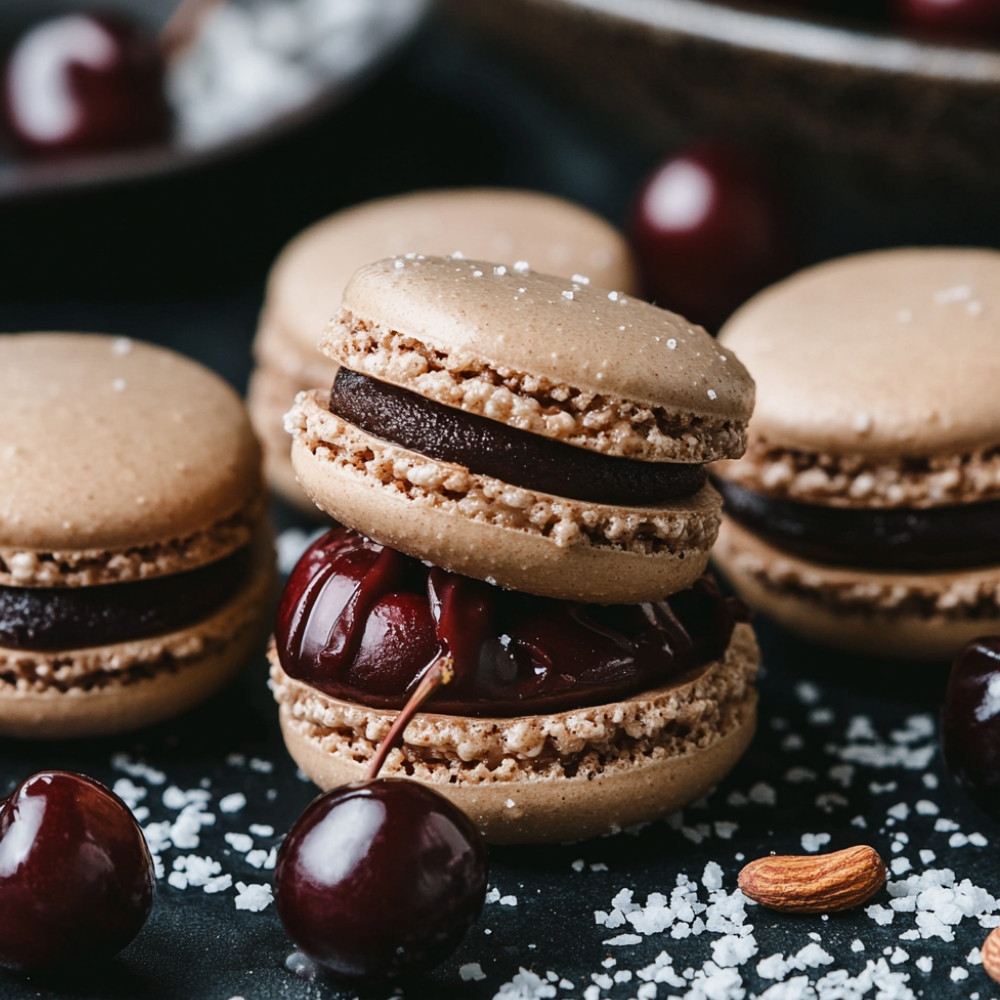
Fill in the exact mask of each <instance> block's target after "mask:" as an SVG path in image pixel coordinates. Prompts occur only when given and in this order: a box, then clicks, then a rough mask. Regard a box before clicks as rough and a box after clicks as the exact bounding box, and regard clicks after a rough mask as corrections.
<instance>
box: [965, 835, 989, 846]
mask: <svg viewBox="0 0 1000 1000" xmlns="http://www.w3.org/2000/svg"><path fill="white" fill-rule="evenodd" d="M969 843H970V844H972V845H973V846H974V847H986V845H987V844H988V843H989V841H988V840H987V839H986V838H985V837H984V836H983V835H982V834H981V833H970V834H969Z"/></svg>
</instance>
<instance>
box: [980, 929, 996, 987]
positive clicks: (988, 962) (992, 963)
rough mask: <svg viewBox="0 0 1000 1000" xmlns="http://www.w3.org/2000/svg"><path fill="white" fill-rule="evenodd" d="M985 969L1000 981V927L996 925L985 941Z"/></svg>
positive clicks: (991, 977) (991, 976)
mask: <svg viewBox="0 0 1000 1000" xmlns="http://www.w3.org/2000/svg"><path fill="white" fill-rule="evenodd" d="M983 969H984V970H985V972H986V974H987V975H988V976H989V977H990V979H993V980H995V981H996V982H998V983H1000V927H994V928H993V930H991V931H990V933H989V937H987V938H986V940H985V941H984V942H983Z"/></svg>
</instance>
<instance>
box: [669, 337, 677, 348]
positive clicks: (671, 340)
mask: <svg viewBox="0 0 1000 1000" xmlns="http://www.w3.org/2000/svg"><path fill="white" fill-rule="evenodd" d="M667 347H668V348H669V349H670V350H671V351H676V350H677V341H676V340H675V339H674V338H673V337H668V338H667Z"/></svg>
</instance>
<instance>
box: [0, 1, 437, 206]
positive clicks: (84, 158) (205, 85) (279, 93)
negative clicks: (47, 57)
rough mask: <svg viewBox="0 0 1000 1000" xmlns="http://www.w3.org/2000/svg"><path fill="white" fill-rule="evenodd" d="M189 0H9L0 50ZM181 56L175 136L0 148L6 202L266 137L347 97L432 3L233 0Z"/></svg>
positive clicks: (154, 172) (176, 72)
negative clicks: (66, 23)
mask: <svg viewBox="0 0 1000 1000" xmlns="http://www.w3.org/2000/svg"><path fill="white" fill-rule="evenodd" d="M179 2H180V0H102V2H100V3H94V2H83V0H77V2H75V3H70V2H65V0H4V3H3V4H2V5H0V53H2V52H3V51H4V50H5V49H6V48H7V47H8V46H9V45H11V44H12V42H13V40H14V39H15V38H16V37H17V35H18V33H19V32H20V31H22V30H24V29H25V28H26V26H29V25H31V24H34V23H38V22H39V21H40V20H41V19H42V18H45V17H50V16H53V15H55V14H63V13H67V12H72V11H81V12H86V11H90V10H94V9H96V8H100V9H102V10H105V9H112V10H122V11H124V12H126V13H128V14H131V15H132V16H133V17H134V18H136V19H137V20H139V21H140V22H142V23H145V24H146V25H148V26H149V27H150V28H151V29H152V30H154V31H156V30H159V29H160V27H161V26H162V25H163V24H164V23H165V22H166V21H167V19H168V18H169V16H170V14H171V13H172V12H173V11H174V10H175V9H176V8H177V6H178V4H179ZM210 6H211V5H206V10H207V13H206V14H205V16H204V18H203V19H202V20H201V21H200V23H199V27H198V30H197V33H196V34H195V35H194V37H193V39H192V40H191V43H190V44H189V45H187V46H185V47H184V48H183V50H182V51H180V52H179V53H178V54H176V55H175V56H173V57H171V59H170V62H169V63H168V67H167V74H166V84H165V86H166V94H167V98H168V101H169V103H170V105H171V107H172V110H173V117H174V128H173V134H172V136H171V139H170V141H169V142H168V143H165V144H160V145H150V146H145V147H143V148H139V149H129V150H121V151H114V152H106V153H97V154H87V155H78V156H74V157H72V158H68V157H49V158H32V159H24V158H18V157H17V156H16V155H14V153H13V152H11V151H6V152H5V151H4V150H3V149H2V148H0V202H2V201H4V200H5V199H19V198H24V197H28V196H31V195H52V194H57V193H60V192H64V191H72V190H78V189H81V188H91V187H99V186H100V187H105V186H108V185H110V184H114V183H117V182H129V181H134V180H138V179H144V178H151V177H156V176H161V175H165V174H170V173H175V172H178V171H181V170H189V169H193V168H197V167H199V166H202V165H206V164H208V163H210V162H214V161H217V160H220V159H224V158H228V157H231V156H234V155H237V154H239V153H241V152H243V151H245V150H247V149H248V148H251V147H254V146H258V145H260V144H262V143H265V142H268V141H270V140H272V139H274V138H276V137H278V136H279V135H281V134H284V133H286V132H288V131H289V130H290V129H292V128H295V127H296V126H299V125H301V124H304V123H305V122H307V121H309V120H311V119H313V118H315V117H317V116H318V115H320V114H323V113H326V112H328V111H329V110H331V109H332V108H334V107H336V106H337V105H339V104H341V103H343V102H344V101H346V100H347V99H348V98H349V97H350V95H352V94H353V93H354V92H355V91H356V90H357V88H358V86H359V85H360V84H361V83H362V82H364V81H365V80H367V79H369V78H370V77H371V76H372V75H373V74H374V72H375V71H376V70H377V69H378V68H379V67H380V66H381V65H382V64H383V63H384V61H385V60H386V58H387V57H388V56H389V55H390V54H391V53H393V52H394V51H395V50H396V49H397V48H398V47H399V46H400V45H401V44H402V43H403V42H404V41H405V40H406V39H407V38H409V37H410V35H411V34H412V33H413V31H414V30H415V28H416V27H417V25H418V24H419V23H420V21H421V20H422V18H423V16H424V14H425V13H426V11H427V9H428V6H429V0H229V2H228V3H225V4H218V5H216V6H214V7H212V8H211V9H209V7H210Z"/></svg>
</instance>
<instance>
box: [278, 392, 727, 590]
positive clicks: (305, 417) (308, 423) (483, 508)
mask: <svg viewBox="0 0 1000 1000" xmlns="http://www.w3.org/2000/svg"><path fill="white" fill-rule="evenodd" d="M321 395H322V394H320V393H302V394H301V395H300V397H299V399H298V400H297V401H296V405H295V407H294V408H293V409H292V412H291V413H290V414H289V421H290V423H291V425H292V426H293V427H294V430H295V441H294V444H293V445H292V464H293V466H294V468H295V472H296V475H297V477H298V480H299V482H300V483H301V484H302V487H303V489H304V490H305V491H306V493H307V494H308V495H309V496H311V497H312V498H313V500H314V501H315V503H316V504H317V506H319V507H321V508H322V509H323V510H325V511H326V512H327V513H328V514H330V516H331V517H333V518H335V519H336V520H338V521H342V522H343V523H344V524H348V525H350V526H352V527H354V528H356V529H357V530H358V531H361V532H362V533H363V534H366V535H368V536H369V537H371V538H374V539H375V540H376V541H378V542H381V543H382V544H383V545H388V546H390V547H391V548H395V549H398V550H400V551H401V552H405V553H407V554H408V555H411V556H414V557H415V558H417V559H425V560H427V561H429V562H432V563H433V564H434V565H436V566H441V567H443V568H444V569H448V570H450V571H452V572H454V573H462V574H464V575H466V576H473V577H476V578H478V579H481V580H487V581H489V582H491V583H495V584H497V585H499V586H501V587H507V588H510V589H513V590H521V591H524V592H525V593H529V594H536V595H538V596H541V597H555V598H559V599H561V600H575V601H589V602H593V603H598V604H632V603H636V602H638V601H649V600H659V599H660V598H662V597H664V596H665V595H666V594H670V593H674V592H676V591H678V590H683V589H684V588H685V587H688V586H690V585H691V584H692V583H693V582H694V581H695V580H696V579H697V578H698V577H699V576H700V575H701V574H702V572H703V571H704V569H705V566H706V564H707V562H708V550H709V549H710V548H711V546H712V542H713V541H714V540H715V536H716V532H717V530H718V524H719V512H720V509H721V500H720V498H719V495H718V493H717V492H716V491H715V490H714V489H713V488H712V487H711V486H710V485H707V484H706V485H705V486H704V487H703V488H702V489H701V490H699V491H698V492H697V493H696V494H694V496H692V497H688V498H686V499H683V500H677V501H674V502H673V503H671V504H669V505H664V506H660V507H645V506H635V507H624V506H623V507H613V506H609V505H606V504H596V503H589V502H587V501H580V500H568V499H565V498H562V497H554V496H550V495H548V494H543V493H535V492H532V491H530V490H525V489H521V488H517V487H512V486H509V485H507V484H505V483H503V482H501V481H500V480H497V479H492V478H490V477H487V476H479V475H476V474H474V473H470V471H469V470H468V469H465V468H464V467H462V466H458V465H451V464H449V463H446V462H439V461H436V460H435V459H431V458H427V457H426V456H424V455H420V454H418V453H416V452H412V451H407V450H406V449H403V448H399V447H396V446H394V445H390V444H387V443H386V442H384V441H381V440H380V439H378V438H375V437H373V436H371V435H368V434H365V433H364V432H363V431H360V430H359V429H358V428H356V427H354V426H353V425H351V424H348V423H346V422H345V421H343V420H341V419H340V418H339V417H337V416H336V415H335V414H332V413H330V411H329V410H327V409H326V408H325V406H323V404H322V400H321V398H320V397H321Z"/></svg>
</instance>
